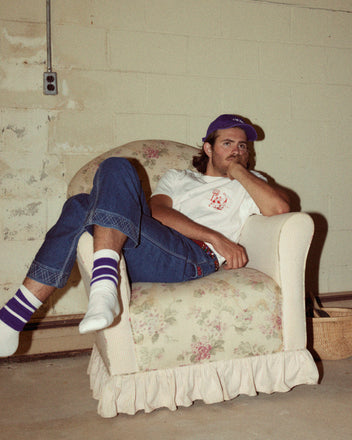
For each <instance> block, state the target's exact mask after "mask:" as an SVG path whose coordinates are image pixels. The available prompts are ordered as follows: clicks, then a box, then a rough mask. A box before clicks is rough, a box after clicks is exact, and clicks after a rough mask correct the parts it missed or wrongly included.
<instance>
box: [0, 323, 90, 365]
mask: <svg viewBox="0 0 352 440" xmlns="http://www.w3.org/2000/svg"><path fill="white" fill-rule="evenodd" d="M83 316H84V315H61V316H55V317H47V318H41V319H40V318H37V319H33V320H31V321H30V322H29V323H28V324H27V325H26V326H25V328H24V330H23V331H22V332H21V334H20V342H19V347H18V350H17V351H16V353H15V354H14V355H13V356H11V357H9V358H5V359H2V360H0V362H1V361H2V362H4V361H6V360H7V361H14V362H15V361H17V362H19V361H27V360H34V359H41V358H49V357H64V356H65V357H66V356H76V355H78V354H83V353H89V352H90V351H91V349H92V346H93V344H94V339H95V334H94V333H88V334H85V335H81V334H80V333H79V332H78V324H79V322H80V321H81V319H82V318H83Z"/></svg>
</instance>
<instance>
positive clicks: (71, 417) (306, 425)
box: [0, 355, 352, 440]
mask: <svg viewBox="0 0 352 440" xmlns="http://www.w3.org/2000/svg"><path fill="white" fill-rule="evenodd" d="M88 361H89V357H88V356H87V355H83V356H79V357H74V358H64V359H50V360H38V361H34V362H26V363H3V364H0V438H3V439H11V440H25V439H38V440H42V439H45V440H51V439H53V440H54V439H55V440H61V439H70V440H74V439H83V440H90V439H99V440H112V439H124V440H139V439H140V440H149V439H162V440H178V439H190V440H198V439H204V440H212V439H214V440H215V439H219V440H230V439H231V440H233V439H241V440H252V439H263V440H264V439H265V440H269V439H270V440H271V439H274V440H275V439H280V440H285V439H293V440H294V439H297V440H298V439H300V440H301V439H304V440H309V439H319V440H325V439H326V440H328V439H329V440H345V439H346V440H347V439H348V440H350V439H351V438H352V358H349V359H346V360H340V361H324V362H323V363H319V364H318V366H319V369H320V372H321V382H320V384H319V385H316V386H298V387H296V388H295V389H293V390H292V391H290V392H288V393H276V394H272V395H265V394H260V395H258V396H257V397H248V396H240V397H237V398H236V399H234V400H232V401H230V402H222V403H219V404H214V405H206V404H204V403H202V402H196V403H195V404H194V405H193V406H192V407H189V408H179V409H178V410H177V411H175V412H171V411H169V410H167V409H159V410H157V411H154V412H152V413H150V414H145V413H143V412H139V413H137V414H136V415H135V416H127V415H123V414H120V415H119V416H117V417H115V418H112V419H103V418H101V417H100V416H98V415H97V413H96V404H97V403H96V401H95V400H94V399H93V398H92V396H91V392H90V389H89V380H88V376H87V375H86V369H87V365H88Z"/></svg>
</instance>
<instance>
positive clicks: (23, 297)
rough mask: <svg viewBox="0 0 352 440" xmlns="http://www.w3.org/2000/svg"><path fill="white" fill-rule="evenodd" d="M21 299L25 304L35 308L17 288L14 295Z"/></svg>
mask: <svg viewBox="0 0 352 440" xmlns="http://www.w3.org/2000/svg"><path fill="white" fill-rule="evenodd" d="M15 296H17V297H18V298H19V299H20V300H21V301H23V302H24V303H26V304H27V306H29V307H31V308H32V309H33V310H35V307H34V306H33V304H32V303H30V302H29V301H28V299H27V298H26V297H25V296H24V295H23V293H22V292H21V290H20V289H18V290H17V292H16V295H15Z"/></svg>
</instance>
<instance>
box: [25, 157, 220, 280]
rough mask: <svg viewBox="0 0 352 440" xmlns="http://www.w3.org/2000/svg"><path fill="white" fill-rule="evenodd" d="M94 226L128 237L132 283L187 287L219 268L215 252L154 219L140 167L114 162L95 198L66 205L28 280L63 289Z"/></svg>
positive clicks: (100, 176)
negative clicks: (81, 243)
mask: <svg viewBox="0 0 352 440" xmlns="http://www.w3.org/2000/svg"><path fill="white" fill-rule="evenodd" d="M93 225H100V226H104V227H107V228H114V229H117V230H119V231H121V232H123V233H124V234H125V235H126V236H127V240H126V242H125V245H124V247H123V255H124V257H125V260H126V265H127V271H128V276H129V279H130V282H138V281H145V282H170V283H171V282H182V281H186V280H192V279H195V278H199V277H202V276H206V275H208V274H210V273H212V272H214V271H215V270H217V268H218V262H217V258H216V257H215V255H214V254H213V253H212V252H209V249H206V250H204V249H203V248H201V247H200V246H199V245H198V244H196V243H195V242H194V241H193V240H191V239H189V238H187V237H185V236H183V235H182V234H180V233H178V232H177V231H175V230H174V229H172V228H169V227H167V226H164V225H162V224H161V223H160V222H158V221H157V220H155V219H154V218H153V217H152V216H151V213H150V210H149V207H148V205H147V202H146V199H145V195H144V192H143V189H142V186H141V183H140V180H139V177H138V175H137V172H136V170H135V168H134V167H133V166H132V165H131V164H130V163H129V161H128V160H126V159H122V158H117V157H113V158H109V159H107V160H105V161H104V162H102V163H101V165H100V167H99V169H98V171H97V173H96V175H95V177H94V182H93V188H92V191H91V193H90V194H78V195H75V196H73V197H71V198H69V199H68V200H67V201H66V203H65V204H64V206H63V209H62V213H61V215H60V217H59V219H58V221H57V223H56V224H55V225H54V226H53V227H52V228H51V229H50V231H49V232H48V233H47V235H46V237H45V240H44V243H43V245H42V246H41V248H40V249H39V251H38V253H37V255H36V257H35V259H34V261H33V263H32V264H31V266H30V268H29V271H28V273H27V276H28V277H29V278H31V279H34V280H36V281H38V282H40V283H43V284H46V285H49V286H54V287H63V286H64V285H65V284H66V282H67V280H68V277H69V276H70V273H71V270H72V267H73V265H74V262H75V260H76V250H77V244H78V240H79V238H80V236H81V235H82V233H83V232H85V231H88V232H90V233H91V234H93Z"/></svg>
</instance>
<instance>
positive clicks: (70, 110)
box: [0, 0, 352, 315]
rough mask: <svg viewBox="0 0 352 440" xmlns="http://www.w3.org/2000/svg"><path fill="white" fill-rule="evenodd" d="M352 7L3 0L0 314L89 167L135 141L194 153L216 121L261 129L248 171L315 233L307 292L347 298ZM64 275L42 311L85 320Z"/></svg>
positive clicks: (81, 301)
mask: <svg viewBox="0 0 352 440" xmlns="http://www.w3.org/2000/svg"><path fill="white" fill-rule="evenodd" d="M351 12H352V2H351V1H350V0H306V1H303V0H287V1H285V0H280V1H274V0H272V1H270V2H268V1H261V0H256V1H255V0H238V1H236V0H75V1H74V2H72V1H70V0H60V1H55V0H52V49H53V50H52V57H53V58H52V61H53V70H54V71H56V72H57V74H58V89H59V94H58V95H57V96H44V95H43V93H42V76H43V72H44V71H46V24H45V19H46V17H45V13H46V11H45V2H44V1H42V0H12V1H11V2H9V1H6V0H0V125H1V133H0V135H1V138H0V153H1V159H0V173H1V177H0V194H1V198H0V246H1V250H0V305H1V303H4V302H5V301H6V300H7V299H8V298H9V297H10V296H12V294H13V292H14V291H15V290H16V289H17V287H18V285H19V283H20V282H21V281H22V279H23V277H24V275H25V273H26V270H27V269H28V267H29V264H30V262H31V259H32V257H33V255H34V253H35V252H36V251H37V249H38V247H39V246H40V244H41V242H42V240H43V238H44V235H45V232H46V230H47V229H48V228H49V227H50V226H51V225H52V224H53V223H54V221H55V219H56V218H57V216H58V214H59V212H60V209H61V206H62V203H63V202H64V200H65V197H66V189H67V184H68V182H69V181H70V179H71V177H72V176H73V175H74V173H75V172H76V171H77V170H78V169H79V168H80V167H81V166H82V165H83V164H84V163H85V162H87V161H88V160H90V159H91V158H92V157H94V156H95V155H97V154H100V153H101V152H103V151H105V150H107V149H110V148H112V147H114V146H116V145H119V144H122V143H125V142H128V141H132V140H135V139H147V138H149V139H150V138H160V139H174V140H177V141H180V142H185V143H189V144H191V145H200V142H201V137H202V136H203V135H204V132H205V131H206V128H207V125H208V123H209V122H210V121H211V120H212V119H213V118H214V117H216V116H217V115H218V114H220V113H227V112H231V113H239V114H241V115H243V116H244V117H248V118H250V119H251V120H252V122H253V123H255V124H257V125H258V126H259V127H260V129H261V130H262V132H263V139H262V140H261V141H260V142H257V143H256V162H257V166H256V168H257V169H258V170H262V171H265V172H266V173H267V174H268V175H269V176H272V177H273V178H274V179H275V180H276V182H277V183H279V184H281V185H282V186H284V187H286V188H288V189H289V190H290V192H291V194H292V196H293V200H294V204H295V209H301V210H304V211H307V212H310V213H312V216H313V219H314V221H315V224H316V228H317V233H316V237H315V239H314V242H313V247H312V251H311V254H310V256H309V261H308V288H311V289H313V290H315V291H316V293H317V292H318V291H319V292H320V293H324V292H336V291H347V290H352V286H351V272H352V255H351V254H352V246H351V245H350V243H351V241H352V240H351V239H352V226H351V221H350V219H351V217H352V207H351V203H350V202H349V198H350V196H349V192H350V187H351V184H352V177H351V176H352V173H351V165H350V163H351V159H352V153H351V151H352V150H351V148H350V142H351V141H350V139H351V137H352V136H351V135H352V128H351V127H352V99H351V98H352V79H351V71H352V57H351V49H352V13H351ZM86 301H87V300H86V297H85V294H84V292H83V288H82V286H81V283H79V276H78V274H77V271H76V270H75V271H74V273H73V275H72V277H71V279H70V282H69V285H68V286H67V287H66V288H65V289H61V290H60V291H58V292H57V294H56V295H55V296H54V297H53V298H52V299H51V300H50V301H48V303H47V304H46V305H45V307H43V309H42V310H41V312H40V313H42V314H45V313H47V314H49V315H55V314H58V315H60V314H69V313H83V312H84V311H85V307H86Z"/></svg>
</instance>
